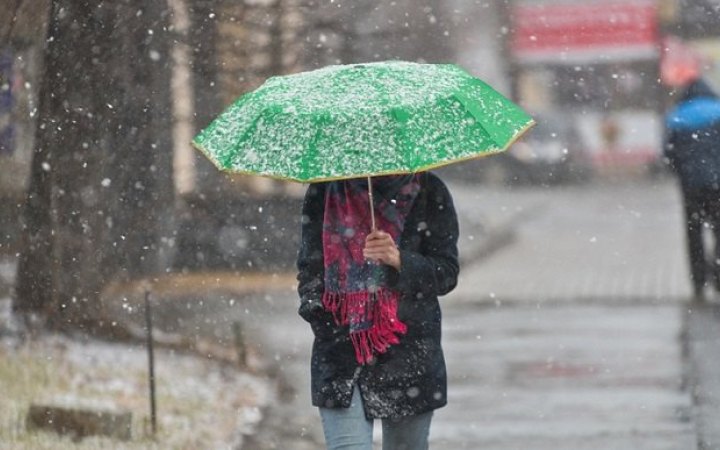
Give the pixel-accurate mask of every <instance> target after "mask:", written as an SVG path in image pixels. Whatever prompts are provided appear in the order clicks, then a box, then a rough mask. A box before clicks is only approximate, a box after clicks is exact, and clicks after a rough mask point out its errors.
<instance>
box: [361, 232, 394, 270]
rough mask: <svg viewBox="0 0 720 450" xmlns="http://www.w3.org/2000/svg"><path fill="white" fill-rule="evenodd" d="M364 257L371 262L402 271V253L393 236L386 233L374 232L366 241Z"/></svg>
mask: <svg viewBox="0 0 720 450" xmlns="http://www.w3.org/2000/svg"><path fill="white" fill-rule="evenodd" d="M363 256H364V257H365V258H367V259H369V260H371V261H376V262H379V263H381V264H387V265H388V266H391V267H394V268H395V269H396V270H400V251H399V250H398V248H397V245H395V241H393V238H392V236H390V235H389V234H388V233H386V232H384V231H379V230H378V231H373V232H372V233H370V234H368V236H367V239H365V248H364V249H363Z"/></svg>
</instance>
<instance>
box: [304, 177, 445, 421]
mask: <svg viewBox="0 0 720 450" xmlns="http://www.w3.org/2000/svg"><path fill="white" fill-rule="evenodd" d="M420 182H421V190H420V193H419V195H418V197H417V198H416V199H415V204H414V205H413V207H412V209H411V210H410V212H409V213H408V216H407V217H406V219H405V228H404V231H403V233H402V236H401V239H400V245H399V249H400V258H401V270H400V272H397V271H396V270H395V269H393V268H391V267H389V266H384V269H385V270H387V271H388V275H389V279H390V287H391V288H393V289H396V290H398V291H400V292H401V298H400V301H399V305H398V318H399V319H400V320H401V321H402V322H403V323H405V324H406V325H407V333H406V334H405V335H403V336H401V337H400V343H399V344H397V345H393V346H391V347H390V349H389V350H388V351H387V352H386V353H384V354H381V355H378V356H377V358H376V360H375V362H374V363H373V364H371V365H366V366H359V365H358V363H357V362H356V360H355V352H354V350H353V347H352V343H351V342H350V339H349V336H348V328H347V326H345V327H338V326H336V325H335V323H334V321H333V318H332V316H331V315H330V313H328V312H326V311H325V310H324V308H323V306H322V293H323V284H324V281H323V280H324V277H323V275H324V265H323V248H322V224H323V212H324V208H325V188H326V184H325V183H317V184H313V185H311V186H310V187H309V188H308V191H307V194H306V195H305V202H304V205H303V216H302V236H301V241H302V242H301V246H300V252H299V254H298V261H297V267H298V271H299V273H298V281H299V284H298V292H299V294H300V308H299V311H298V312H299V314H300V315H301V316H302V317H303V318H304V319H305V320H306V321H308V322H309V323H310V325H311V328H312V331H313V333H314V335H315V341H314V343H313V349H312V361H311V386H312V403H313V405H315V406H322V407H329V408H337V407H343V408H347V407H348V406H350V399H351V397H352V389H353V384H354V383H357V384H358V386H359V387H360V392H361V393H362V398H363V404H364V406H365V415H366V416H367V417H368V418H392V417H403V416H409V415H416V414H421V413H424V412H427V411H430V410H433V409H436V408H440V407H442V406H444V405H445V404H446V403H447V375H446V372H445V359H444V357H443V352H442V348H441V347H440V334H441V331H440V319H441V312H440V304H439V302H438V296H439V295H444V294H447V293H448V292H450V291H451V290H452V289H453V288H454V287H455V285H456V284H457V276H458V271H459V264H458V251H457V240H458V223H457V216H456V214H455V208H454V206H453V201H452V197H451V196H450V193H449V191H448V190H447V187H446V186H445V184H444V183H443V182H442V181H441V180H440V179H439V178H438V177H436V176H435V175H433V174H430V173H426V174H423V175H422V176H421V181H420Z"/></svg>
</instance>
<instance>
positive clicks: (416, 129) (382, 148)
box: [193, 61, 534, 182]
mask: <svg viewBox="0 0 720 450" xmlns="http://www.w3.org/2000/svg"><path fill="white" fill-rule="evenodd" d="M533 124H534V121H533V120H532V118H531V117H530V116H528V115H527V114H526V113H525V112H523V111H522V110H521V109H520V108H519V107H518V106H517V105H515V104H513V103H512V102H511V101H510V100H508V99H507V98H505V97H503V96H502V95H501V94H499V93H498V92H496V91H495V90H493V89H492V88H491V87H490V86H488V85H487V84H486V83H484V82H483V81H481V80H479V79H478V78H475V77H473V76H471V75H470V74H468V73H467V72H465V71H464V70H463V69H461V68H460V67H458V66H455V65H451V64H418V63H410V62H402V61H390V62H379V63H368V64H353V65H337V66H328V67H325V68H322V69H318V70H314V71H310V72H302V73H298V74H294V75H286V76H278V77H272V78H270V79H268V80H267V81H266V82H265V83H264V84H263V85H262V86H260V87H259V88H258V89H257V90H255V91H253V92H250V93H248V94H246V95H244V96H242V97H240V98H239V99H238V100H236V101H235V103H234V104H232V105H231V106H230V107H229V108H228V109H227V110H225V111H224V112H223V113H222V114H221V115H220V116H219V117H217V119H215V120H214V121H213V122H212V123H211V124H210V125H209V126H208V127H207V128H206V129H205V130H203V131H202V132H201V133H200V134H198V135H197V136H196V137H195V139H194V140H193V144H194V145H195V146H196V147H197V148H198V149H200V150H201V151H202V152H203V153H205V155H207V156H208V158H209V159H210V160H211V161H212V162H213V163H215V165H216V166H217V167H218V168H219V169H221V170H225V171H229V172H234V173H247V174H255V175H262V176H268V177H272V178H280V179H289V180H295V181H300V182H316V181H325V180H335V179H344V178H359V177H369V176H375V175H389V174H401V173H414V172H418V171H423V170H428V169H431V168H434V167H440V166H443V165H447V164H450V163H453V162H456V161H461V160H465V159H471V158H477V157H480V156H485V155H488V154H492V153H497V152H500V151H503V150H505V149H506V148H507V147H509V146H510V144H512V143H513V142H514V141H515V140H516V139H517V138H518V137H520V136H521V135H522V134H523V133H524V132H525V131H526V130H527V129H529V128H530V127H531V126H532V125H533Z"/></svg>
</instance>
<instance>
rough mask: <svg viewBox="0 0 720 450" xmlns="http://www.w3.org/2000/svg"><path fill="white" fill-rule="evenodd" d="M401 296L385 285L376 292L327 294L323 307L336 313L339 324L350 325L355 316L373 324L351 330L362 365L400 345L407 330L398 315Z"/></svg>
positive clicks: (324, 295) (353, 342)
mask: <svg viewBox="0 0 720 450" xmlns="http://www.w3.org/2000/svg"><path fill="white" fill-rule="evenodd" d="M373 295H374V296H375V298H372V296H373ZM398 297H399V296H398V294H397V293H395V292H391V291H388V290H386V289H383V288H380V289H379V290H378V291H376V292H375V294H371V293H369V292H352V293H337V292H327V291H326V292H325V293H323V306H324V308H325V310H326V311H328V312H330V313H332V315H333V318H334V319H335V324H337V325H350V324H351V322H352V323H353V324H354V323H355V322H356V319H355V320H354V319H353V318H361V319H362V320H363V323H367V324H368V325H369V327H368V328H366V329H360V330H351V331H350V340H351V341H352V344H353V348H354V349H355V359H356V360H357V362H358V363H359V364H368V363H370V362H372V360H373V359H374V355H376V354H382V353H385V352H386V351H387V349H388V348H389V347H390V346H391V345H395V344H398V343H399V342H400V338H399V335H402V334H405V333H406V332H407V326H406V325H405V324H404V323H402V322H401V321H400V320H398V318H397V309H398Z"/></svg>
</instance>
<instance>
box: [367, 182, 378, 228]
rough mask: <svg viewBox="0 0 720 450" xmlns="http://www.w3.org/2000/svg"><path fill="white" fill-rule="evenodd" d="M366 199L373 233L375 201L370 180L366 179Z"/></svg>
mask: <svg viewBox="0 0 720 450" xmlns="http://www.w3.org/2000/svg"><path fill="white" fill-rule="evenodd" d="M368 198H369V199H370V223H372V231H375V229H376V228H375V201H374V200H373V188H372V179H371V178H370V177H368Z"/></svg>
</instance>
